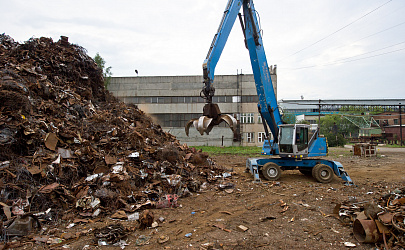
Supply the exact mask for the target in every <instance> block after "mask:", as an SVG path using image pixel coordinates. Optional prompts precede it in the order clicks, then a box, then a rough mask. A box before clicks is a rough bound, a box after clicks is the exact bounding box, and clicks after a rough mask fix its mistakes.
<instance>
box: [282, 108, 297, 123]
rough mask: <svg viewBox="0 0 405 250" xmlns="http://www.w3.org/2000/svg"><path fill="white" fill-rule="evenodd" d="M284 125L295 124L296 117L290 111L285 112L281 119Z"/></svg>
mask: <svg viewBox="0 0 405 250" xmlns="http://www.w3.org/2000/svg"><path fill="white" fill-rule="evenodd" d="M281 119H282V120H283V122H284V123H287V124H294V123H295V115H294V114H292V113H290V112H288V111H283V115H282V117H281Z"/></svg>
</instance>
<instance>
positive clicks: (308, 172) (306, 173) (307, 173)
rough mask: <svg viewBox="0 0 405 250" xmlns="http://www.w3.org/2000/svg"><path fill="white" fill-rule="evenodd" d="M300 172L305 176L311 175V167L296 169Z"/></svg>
mask: <svg viewBox="0 0 405 250" xmlns="http://www.w3.org/2000/svg"><path fill="white" fill-rule="evenodd" d="M298 170H299V171H300V172H301V174H303V175H305V176H312V171H311V169H308V168H305V169H298Z"/></svg>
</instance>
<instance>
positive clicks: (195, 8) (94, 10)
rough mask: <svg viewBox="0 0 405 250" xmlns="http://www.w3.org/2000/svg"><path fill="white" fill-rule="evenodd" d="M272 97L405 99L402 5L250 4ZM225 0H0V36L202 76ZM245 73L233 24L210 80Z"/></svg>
mask: <svg viewBox="0 0 405 250" xmlns="http://www.w3.org/2000/svg"><path fill="white" fill-rule="evenodd" d="M254 3H255V8H256V10H257V12H258V13H259V16H260V24H261V29H262V32H263V33H262V34H263V43H264V48H265V50H266V55H267V60H268V63H269V65H274V64H276V65H277V67H278V69H277V70H278V71H277V73H278V98H279V99H300V98H301V96H303V97H304V99H346V98H347V99H366V98H387V99H388V98H405V1H403V0H283V1H280V0H279V1H275V0H256V1H255V2H254ZM226 4H227V1H226V0H215V1H213V0H209V1H208V0H205V1H204V0H198V1H197V0H194V1H191V0H172V1H167V0H155V1H154V0H149V1H145V0H143V1H140V0H132V1H130V0H127V1H124V0H116V1H106V0H97V1H96V0H93V1H88V0H81V1H76V0H70V1H57V0H52V1H50V0H48V1H46V0H36V1H32V0H29V1H28V0H12V1H5V0H2V3H1V6H2V13H1V15H0V33H3V32H4V33H6V34H7V35H10V36H11V37H12V38H14V40H16V41H18V42H24V41H26V40H28V39H29V38H31V37H42V36H45V37H51V38H53V40H54V41H57V40H59V38H60V36H61V35H64V36H68V37H69V41H70V42H71V43H74V44H78V45H80V46H82V47H84V48H86V49H87V51H88V54H89V55H90V56H91V57H94V55H95V54H96V53H97V52H99V53H100V55H101V56H102V57H103V58H104V59H105V60H106V64H107V66H111V67H112V72H113V76H135V75H136V74H135V72H134V71H135V69H137V70H138V72H139V76H168V75H170V76H171V75H202V63H203V61H204V59H205V56H206V54H207V51H208V49H209V46H210V44H211V41H212V38H213V36H214V34H215V33H216V31H217V28H218V25H219V22H220V20H221V18H222V15H223V12H224V9H225V6H226ZM241 70H242V72H243V73H245V74H248V73H252V70H251V67H250V60H249V55H248V51H247V50H246V49H245V47H244V42H243V35H242V31H241V28H240V24H239V22H238V20H237V21H236V22H235V25H234V27H233V30H232V32H231V34H230V36H229V39H228V42H227V44H226V46H225V49H224V51H223V53H222V56H221V58H220V60H219V63H218V64H217V67H216V70H215V74H217V75H220V74H227V75H231V74H236V73H237V72H239V73H240V72H241Z"/></svg>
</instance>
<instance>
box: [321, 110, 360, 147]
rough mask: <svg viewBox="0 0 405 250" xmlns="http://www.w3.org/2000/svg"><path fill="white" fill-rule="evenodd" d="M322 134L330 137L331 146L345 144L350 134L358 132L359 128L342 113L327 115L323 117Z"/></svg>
mask: <svg viewBox="0 0 405 250" xmlns="http://www.w3.org/2000/svg"><path fill="white" fill-rule="evenodd" d="M320 127H321V131H320V132H321V134H323V135H324V136H325V137H326V138H328V144H329V146H331V147H336V146H344V145H345V144H346V138H347V137H349V136H350V134H357V133H358V131H359V129H358V128H357V127H356V126H355V125H354V124H353V123H351V122H350V121H348V120H347V119H345V118H344V117H342V116H340V115H326V116H324V117H322V118H321V124H320Z"/></svg>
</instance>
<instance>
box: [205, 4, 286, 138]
mask: <svg viewBox="0 0 405 250" xmlns="http://www.w3.org/2000/svg"><path fill="white" fill-rule="evenodd" d="M242 6H243V14H244V15H243V20H242V16H241V15H240V14H239V10H240V8H241V7H242ZM238 14H239V19H240V21H241V25H242V29H243V33H244V36H245V44H246V47H247V48H248V50H249V55H250V62H251V65H252V70H253V75H254V79H255V84H256V90H257V94H258V97H259V103H258V108H259V111H260V113H261V115H262V117H263V123H264V124H263V125H264V126H265V127H266V126H267V125H268V126H269V127H270V130H271V132H272V133H273V135H274V138H275V140H277V134H278V125H280V124H282V120H281V115H280V111H279V109H278V105H277V99H276V95H275V92H274V88H273V83H272V81H271V77H270V70H269V66H268V64H267V59H266V54H265V52H264V48H263V41H262V37H261V35H260V29H259V23H258V21H257V17H256V11H255V9H254V5H253V1H252V0H229V1H228V4H227V6H226V9H225V12H224V15H223V17H222V20H221V23H220V25H219V27H218V31H217V33H216V34H215V36H214V39H213V41H212V43H211V46H210V49H209V51H208V54H207V57H206V59H205V60H204V64H203V71H204V84H205V85H204V88H203V90H202V94H204V96H205V97H204V98H205V99H207V103H211V102H212V96H214V93H215V88H214V87H213V83H214V72H215V67H216V65H217V63H218V60H219V58H220V56H221V53H222V51H223V49H224V46H225V44H226V41H227V39H228V36H229V33H230V32H231V30H232V27H233V25H234V23H235V20H236V17H237V16H238ZM266 124H267V125H266Z"/></svg>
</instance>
